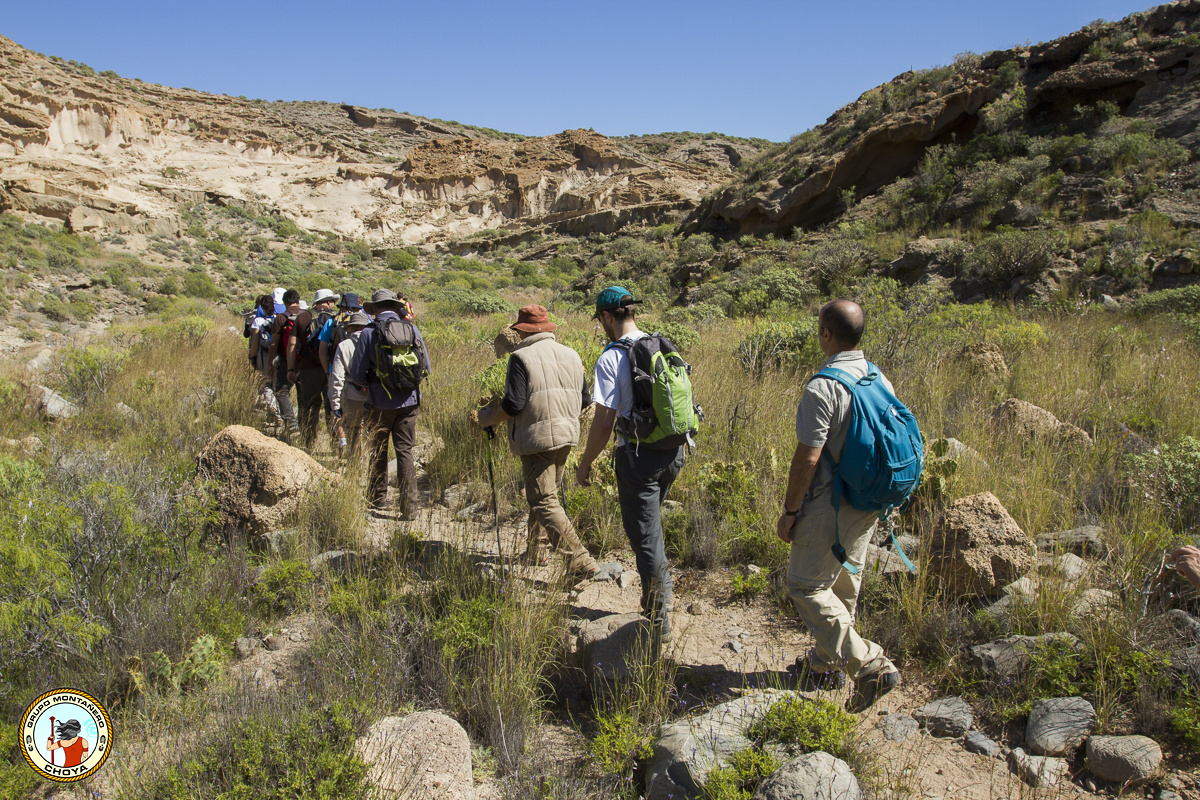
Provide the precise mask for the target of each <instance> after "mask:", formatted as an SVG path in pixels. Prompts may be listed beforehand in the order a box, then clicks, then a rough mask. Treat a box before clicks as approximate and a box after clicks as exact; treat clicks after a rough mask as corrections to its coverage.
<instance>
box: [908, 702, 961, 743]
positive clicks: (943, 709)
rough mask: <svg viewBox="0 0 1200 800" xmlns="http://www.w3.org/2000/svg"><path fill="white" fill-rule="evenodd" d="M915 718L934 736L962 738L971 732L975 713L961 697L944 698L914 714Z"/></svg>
mask: <svg viewBox="0 0 1200 800" xmlns="http://www.w3.org/2000/svg"><path fill="white" fill-rule="evenodd" d="M913 718H914V719H916V720H917V722H919V723H921V725H922V726H924V727H925V728H926V729H927V730H929V732H930V733H932V734H933V735H934V736H951V737H956V736H962V735H963V734H964V733H966V732H967V731H969V730H971V723H972V722H973V721H974V719H975V715H974V712H972V711H971V706H970V704H969V703H967V701H966V700H963V699H962V698H961V697H944V698H942V699H941V700H934V701H933V702H932V703H927V704H926V705H923V706H921V707H920V708H918V709H917V710H916V711H914V712H913Z"/></svg>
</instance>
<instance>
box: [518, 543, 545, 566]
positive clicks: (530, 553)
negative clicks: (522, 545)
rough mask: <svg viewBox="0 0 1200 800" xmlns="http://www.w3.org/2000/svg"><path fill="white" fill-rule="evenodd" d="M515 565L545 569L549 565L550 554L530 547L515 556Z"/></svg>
mask: <svg viewBox="0 0 1200 800" xmlns="http://www.w3.org/2000/svg"><path fill="white" fill-rule="evenodd" d="M517 563H518V564H520V565H521V566H523V567H545V566H548V565H549V564H550V554H549V553H547V552H544V551H539V550H538V549H537V548H533V547H530V548H527V549H526V550H525V552H524V553H521V555H519V556H517Z"/></svg>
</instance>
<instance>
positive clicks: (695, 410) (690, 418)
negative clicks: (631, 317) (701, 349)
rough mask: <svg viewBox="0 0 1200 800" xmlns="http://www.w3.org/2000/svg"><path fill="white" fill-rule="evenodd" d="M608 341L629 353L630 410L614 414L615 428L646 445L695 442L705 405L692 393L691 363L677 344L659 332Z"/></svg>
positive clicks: (669, 446)
mask: <svg viewBox="0 0 1200 800" xmlns="http://www.w3.org/2000/svg"><path fill="white" fill-rule="evenodd" d="M608 347H609V348H612V347H616V348H619V349H621V350H624V351H625V352H626V353H628V354H629V367H630V369H631V370H632V371H633V410H632V415H631V417H630V419H628V420H625V419H618V420H617V432H618V433H620V434H621V435H622V436H624V437H625V438H626V439H628V440H629V441H630V442H633V443H634V444H637V445H639V446H645V447H649V448H650V449H651V450H671V449H674V448H676V447H679V446H681V445H690V446H695V444H696V441H695V437H696V432H697V426H698V425H699V424H700V420H702V419H704V410H703V409H702V408H700V406H699V405H697V404H696V402H695V398H694V397H693V396H692V381H691V379H690V378H689V376H690V375H691V373H692V368H691V366H690V365H689V364H688V363H687V362H686V361H684V360H683V357H682V356H681V355H679V348H677V347H676V346H675V345H674V344H673V343H672V342H671V340H670V339H668V338H667V337H665V336H663V335H662V334H661V333H652V334H650V335H648V336H644V337H642V338H641V339H638V340H637V341H634V342H629V341H626V340H624V339H620V340H618V341H615V342H613V343H612V344H610V345H609V346H608ZM605 349H606V350H607V349H608V348H605Z"/></svg>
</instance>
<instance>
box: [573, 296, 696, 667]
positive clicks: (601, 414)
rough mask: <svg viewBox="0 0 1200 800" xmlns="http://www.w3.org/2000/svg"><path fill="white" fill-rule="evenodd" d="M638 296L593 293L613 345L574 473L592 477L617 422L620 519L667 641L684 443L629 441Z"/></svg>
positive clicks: (581, 478) (599, 367) (651, 613)
mask: <svg viewBox="0 0 1200 800" xmlns="http://www.w3.org/2000/svg"><path fill="white" fill-rule="evenodd" d="M640 302H641V301H639V300H635V299H634V298H633V295H632V294H630V293H629V291H628V290H626V289H624V288H623V287H620V286H610V287H609V288H607V289H605V290H604V291H602V292H601V293H600V295H599V296H598V297H597V298H596V319H597V320H598V321H599V322H600V327H601V328H603V329H604V333H605V335H606V336H607V337H608V339H609V341H610V342H611V344H610V345H609V346H608V347H607V348H605V350H604V352H603V353H602V354H601V355H600V358H599V360H597V361H596V370H595V380H594V382H593V384H592V399H593V400H594V401H595V403H596V415H595V417H594V418H593V419H592V427H591V430H590V431H589V432H588V438H587V445H586V446H585V447H584V451H583V456H582V458H581V460H580V462H579V467H578V468H577V469H576V470H575V478H576V480H577V481H578V482H579V484H580V485H581V486H588V485H589V484H590V483H591V470H592V462H593V461H595V460H596V458H597V457H598V456H599V455H600V453H601V452H602V451H603V450H604V448H605V446H606V445H607V444H608V440H609V438H610V437H611V436H612V434H613V430H614V428H615V429H616V434H617V447H616V450H615V451H614V453H613V467H614V470H615V472H616V476H617V500H618V504H619V505H620V508H621V524H622V526H623V527H624V528H625V535H626V537H628V539H629V546H630V547H631V548H633V554H634V558H635V560H636V561H637V570H638V575H639V577H640V578H641V581H642V606H641V610H642V613H643V614H644V615H646V616H647V617H649V618H650V623H651V626H652V630H653V631H654V635H655V639H656V640H657V642H658V643H659V644H665V643H666V642H667V641H669V639H670V635H671V620H670V611H671V570H670V567H669V565H668V564H667V555H666V549H665V544H664V541H663V529H662V501H663V500H664V499H665V498H666V496H667V490H668V489H670V488H671V484H672V483H673V482H674V481H675V478H676V476H677V475H679V470H680V469H681V468H682V467H683V454H684V446H683V444H682V443H678V444H676V443H671V444H668V445H665V446H664V445H657V444H646V443H641V442H634V443H631V442H630V438H631V436H632V430H633V419H632V418H633V411H634V384H633V369H632V362H631V360H630V350H631V347H632V346H633V345H634V344H635V343H636V342H638V341H639V340H641V339H644V338H647V336H648V335H647V334H646V333H643V332H642V331H640V330H638V327H637V324H636V322H635V319H634V317H635V309H634V306H635V305H637V304H638V303H640Z"/></svg>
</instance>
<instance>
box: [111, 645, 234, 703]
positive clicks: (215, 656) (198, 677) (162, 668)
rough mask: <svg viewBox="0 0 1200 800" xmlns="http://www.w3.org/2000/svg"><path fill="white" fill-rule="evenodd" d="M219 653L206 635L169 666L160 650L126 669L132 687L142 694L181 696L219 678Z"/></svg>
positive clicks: (168, 661)
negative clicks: (154, 693)
mask: <svg viewBox="0 0 1200 800" xmlns="http://www.w3.org/2000/svg"><path fill="white" fill-rule="evenodd" d="M221 663H222V659H221V651H220V649H219V647H218V646H217V640H216V639H214V638H213V637H211V636H208V635H207V634H206V635H204V636H200V637H199V638H197V639H196V641H194V642H192V646H191V648H189V649H188V652H187V654H186V655H185V656H184V657H183V658H182V659H180V660H179V661H178V662H177V663H174V664H172V663H171V659H170V657H168V656H167V655H166V654H165V653H163V651H162V650H159V651H157V652H155V653H152V654H150V655H149V656H147V657H146V658H145V659H137V660H136V661H135V662H134V664H133V665H132V666H131V667H130V668H129V673H130V675H131V676H132V678H133V683H134V686H135V687H136V688H137V690H138V691H139V692H141V693H142V694H146V693H147V692H148V691H150V690H154V691H159V692H182V691H186V690H188V689H191V688H195V687H202V686H206V685H207V684H209V683H211V682H213V681H214V680H216V679H217V677H218V676H219V675H220V674H221Z"/></svg>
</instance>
